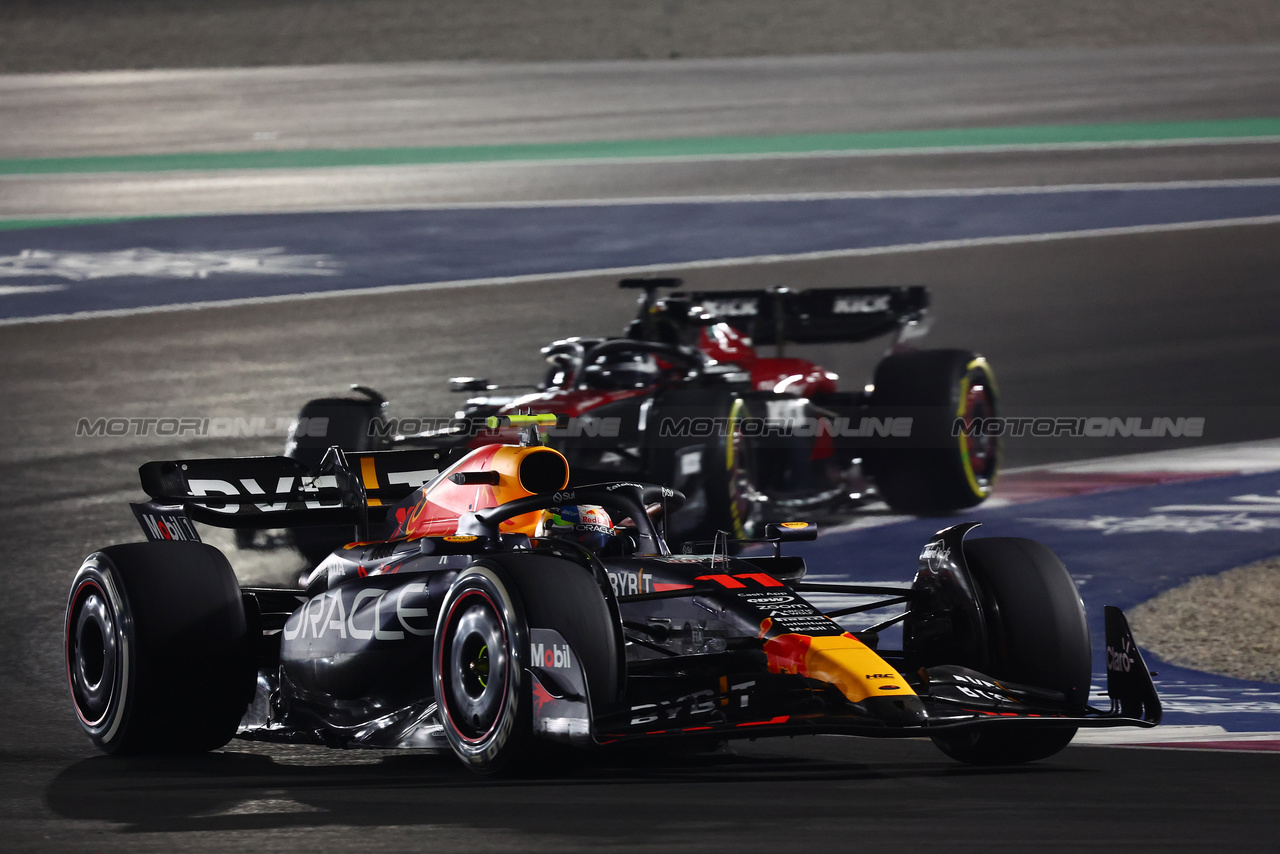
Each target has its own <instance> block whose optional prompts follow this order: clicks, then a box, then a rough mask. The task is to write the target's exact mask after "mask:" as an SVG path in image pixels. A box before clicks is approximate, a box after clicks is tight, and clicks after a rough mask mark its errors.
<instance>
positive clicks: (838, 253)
mask: <svg viewBox="0 0 1280 854" xmlns="http://www.w3.org/2000/svg"><path fill="white" fill-rule="evenodd" d="M1277 224H1280V216H1262V217H1245V218H1241V219H1222V220H1201V221H1198V222H1179V223H1166V224H1162V225H1137V226H1123V227H1119V228H1093V229H1082V230H1080V231H1057V232H1046V233H1042V234H1019V235H1009V236H1002V237H979V238H966V239H963V240H937V241H931V242H926V243H904V244H899V245H896V246H872V247H867V248H863V249H835V250H829V251H823V252H804V253H799V254H795V255H755V256H745V257H738V258H717V259H713V260H708V261H691V262H688V263H672V264H648V265H641V266H634V267H605V268H598V269H593V270H571V271H564V272H554V273H537V274H531V275H525V276H498V277H493V278H486V279H460V280H455V281H447V282H419V283H415V284H406V285H383V286H380V287H373V288H349V289H343V290H335V291H320V292H310V293H301V294H280V295H278V296H269V297H247V298H243V299H230V300H209V301H201V302H190V303H177V304H172V305H155V306H142V307H139V308H125V309H110V310H103V311H80V312H73V313H70V314H45V315H39V316H37V317H11V318H3V319H0V326H18V325H22V324H28V323H54V322H62V321H68V320H92V319H97V318H106V317H131V316H133V315H138V314H156V313H159V312H172V311H187V310H190V309H207V308H231V307H235V306H246V305H269V304H272V303H282V302H293V301H302V300H318V299H336V298H342V297H357V296H377V295H380V294H393V293H412V292H418V291H438V290H449V289H454V288H474V287H490V286H494V285H523V284H530V283H535V282H549V281H557V280H573V279H584V278H590V277H593V276H631V275H638V274H647V273H662V272H679V271H681V270H707V269H715V268H719V267H733V266H739V265H743V264H781V263H788V262H796V261H822V260H827V259H836V258H857V257H866V256H874V255H894V254H899V253H906V252H936V251H939V250H946V249H967V248H971V247H980V246H1010V245H1017V244H1022V243H1041V242H1048V241H1054V240H1078V239H1084V238H1091V237H1119V236H1125V235H1137V234H1159V233H1164V232H1177V231H1191V230H1196V229H1206V228H1240V227H1252V226H1266V225H1277Z"/></svg>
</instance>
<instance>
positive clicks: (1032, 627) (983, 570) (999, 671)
mask: <svg viewBox="0 0 1280 854" xmlns="http://www.w3.org/2000/svg"><path fill="white" fill-rule="evenodd" d="M964 557H965V561H966V562H967V563H968V566H969V570H970V572H971V574H972V575H973V578H974V581H975V584H976V586H977V587H978V588H979V600H980V601H981V602H982V606H983V613H984V616H985V617H986V623H987V635H988V646H989V649H988V654H989V657H990V665H989V666H987V667H986V669H985V672H986V673H987V675H989V676H993V677H995V678H997V679H1008V680H1009V681H1011V682H1020V683H1023V684H1026V685H1034V686H1036V687H1040V688H1049V689H1051V690H1054V691H1059V692H1061V693H1062V695H1063V696H1064V697H1065V698H1066V703H1067V710H1068V712H1070V713H1072V714H1078V713H1083V712H1084V709H1085V706H1086V705H1087V703H1088V701H1089V683H1090V677H1091V669H1092V668H1091V665H1092V648H1091V645H1090V642H1089V627H1088V624H1087V623H1086V621H1085V614H1084V605H1083V604H1082V603H1081V601H1080V594H1079V593H1078V592H1077V591H1076V587H1075V583H1074V582H1073V581H1072V580H1071V575H1070V574H1069V573H1068V572H1067V568H1066V567H1065V566H1063V565H1062V561H1060V560H1058V557H1057V555H1055V554H1054V553H1053V552H1052V551H1050V550H1049V549H1048V547H1046V546H1044V545H1042V544H1041V543H1038V542H1036V541H1034V540H1026V539H1019V538H1014V537H991V538H986V539H979V540H970V541H967V542H965V544H964ZM959 663H960V664H965V662H959ZM1076 729H1077V727H1074V726H1064V727H1045V726H1034V727H1030V726H1029V727H1026V728H1018V727H1013V726H991V727H989V728H988V727H975V728H974V729H971V730H968V731H963V732H958V733H954V734H945V735H944V734H940V735H935V736H934V737H933V743H934V744H936V745H937V746H938V747H939V748H940V749H941V750H942V752H943V753H946V754H947V755H948V756H950V757H952V758H953V759H958V760H960V761H961V762H967V763H970V764H974V765H1002V764H1014V763H1021V762H1032V761H1034V760H1037V759H1044V758H1046V757H1048V756H1052V755H1053V754H1055V753H1057V752H1058V751H1060V750H1062V749H1063V748H1064V747H1066V746H1067V745H1068V744H1069V743H1070V742H1071V739H1072V738H1073V737H1074V736H1075V734H1076Z"/></svg>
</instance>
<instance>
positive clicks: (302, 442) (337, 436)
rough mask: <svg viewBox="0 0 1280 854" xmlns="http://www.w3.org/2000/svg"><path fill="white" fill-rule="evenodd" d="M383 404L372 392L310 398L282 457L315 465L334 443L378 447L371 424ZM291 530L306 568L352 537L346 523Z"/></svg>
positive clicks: (353, 448) (344, 447)
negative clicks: (304, 560) (347, 395)
mask: <svg viewBox="0 0 1280 854" xmlns="http://www.w3.org/2000/svg"><path fill="white" fill-rule="evenodd" d="M385 405H386V401H385V400H383V398H382V397H380V396H375V394H373V393H369V394H363V395H359V396H353V397H326V398H321V399H319V400H312V401H309V402H308V403H307V404H306V405H305V406H303V407H302V410H301V411H300V412H299V413H298V418H297V421H296V422H295V424H294V429H293V430H292V431H291V432H290V434H289V440H288V443H287V444H286V445H285V456H287V457H292V458H293V459H295V460H298V461H299V462H303V463H306V464H307V465H309V466H313V467H314V466H318V465H320V462H321V461H322V460H323V459H324V455H325V454H326V453H327V452H328V450H329V448H331V447H332V446H334V445H337V446H338V447H340V448H342V450H344V451H371V450H375V449H377V448H379V447H381V443H380V440H379V439H378V437H377V436H376V435H375V434H374V431H372V430H370V427H371V425H374V424H377V423H378V422H379V421H380V420H381V419H382V417H383V409H384V407H385ZM291 533H292V536H293V543H294V545H295V546H296V547H297V549H298V551H300V552H302V556H303V557H304V558H305V559H306V561H307V566H308V567H312V566H315V565H316V564H318V563H320V561H322V560H324V559H325V558H326V557H328V556H329V553H330V552H332V551H333V550H334V549H336V548H339V547H341V546H343V545H346V544H347V543H349V542H351V538H352V528H351V527H350V526H346V525H329V526H320V527H311V528H295V529H293V531H292V532H291Z"/></svg>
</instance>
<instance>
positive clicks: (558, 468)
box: [393, 445, 569, 538]
mask: <svg viewBox="0 0 1280 854" xmlns="http://www.w3.org/2000/svg"><path fill="white" fill-rule="evenodd" d="M546 454H552V455H554V459H550V458H547V457H545V456H543V455H546ZM486 471H493V472H497V473H498V482H497V483H496V484H488V483H483V484H458V483H454V482H453V481H451V480H450V479H449V475H451V474H457V473H458V472H486ZM568 483H569V463H568V461H567V460H565V458H564V455H562V454H561V453H560V452H559V451H557V450H555V449H553V448H547V447H543V446H532V447H520V446H517V445H484V446H483V447H480V448H477V449H476V450H474V451H472V452H471V453H470V454H467V455H466V456H465V457H463V458H462V459H460V460H458V461H457V462H456V463H454V464H453V465H452V466H450V467H449V468H448V469H446V470H445V471H443V472H441V474H440V476H439V477H437V478H436V479H435V480H433V481H431V482H430V483H428V484H426V485H425V486H423V487H422V488H421V489H419V490H418V491H417V492H416V493H415V494H414V498H413V503H412V504H410V505H408V509H407V511H402V512H403V516H402V517H401V518H399V519H398V524H397V526H396V532H395V534H394V535H393V538H394V537H440V536H446V535H449V534H453V533H456V532H457V529H458V518H459V517H460V516H462V514H464V513H470V512H473V511H475V510H484V509H487V508H489V507H497V506H498V505H499V504H505V503H507V502H508V501H514V500H516V499H517V498H525V497H526V496H529V495H534V494H535V493H538V492H555V491H557V490H561V489H564V488H565V486H567V485H568ZM530 487H532V488H530ZM397 516H400V514H399V513H398V514H397ZM538 516H539V514H538V513H525V514H524V515H522V516H514V517H512V518H510V519H508V520H507V521H505V522H503V523H502V524H501V525H500V526H499V530H501V531H502V532H503V533H508V534H512V533H519V534H529V535H532V534H533V529H534V528H535V527H536V526H537V524H538Z"/></svg>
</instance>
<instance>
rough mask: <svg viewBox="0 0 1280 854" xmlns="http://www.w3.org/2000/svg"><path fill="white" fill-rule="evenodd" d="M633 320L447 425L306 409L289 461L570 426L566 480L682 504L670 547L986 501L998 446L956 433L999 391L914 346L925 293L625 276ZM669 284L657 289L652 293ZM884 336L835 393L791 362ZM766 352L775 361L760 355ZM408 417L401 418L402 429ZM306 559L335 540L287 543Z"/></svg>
mask: <svg viewBox="0 0 1280 854" xmlns="http://www.w3.org/2000/svg"><path fill="white" fill-rule="evenodd" d="M620 284H621V286H622V287H623V288H625V289H632V290H637V291H639V292H640V294H641V296H640V299H639V312H638V315H637V317H636V319H635V320H634V321H632V322H631V324H630V326H629V327H628V328H627V329H626V331H625V334H624V335H623V336H621V337H614V338H569V339H565V340H562V341H556V342H553V343H552V344H550V345H548V346H546V347H544V348H543V349H542V357H543V358H544V359H545V360H546V363H547V368H546V373H545V376H544V378H543V381H542V382H541V383H540V384H539V386H538V387H537V388H536V389H534V390H532V391H518V390H514V389H508V390H504V389H502V388H500V387H498V386H495V385H492V384H490V383H489V382H488V380H484V379H476V378H466V377H458V378H455V379H454V380H453V382H452V387H453V388H454V390H455V391H463V392H468V391H469V392H481V393H482V396H478V397H473V398H471V399H469V400H468V401H467V403H466V405H465V406H464V407H463V408H462V409H461V410H460V411H459V412H457V413H456V419H455V422H454V424H453V425H452V426H450V427H447V428H443V429H430V430H425V431H422V432H418V433H414V432H403V431H402V432H400V433H396V431H395V430H393V429H392V428H391V427H390V426H388V424H387V422H386V421H385V420H384V413H385V408H386V404H387V401H386V400H385V399H384V398H383V397H382V396H381V395H379V394H378V393H377V392H375V391H373V390H371V389H365V388H360V387H357V391H358V393H357V394H354V395H350V396H348V397H345V398H344V397H337V398H324V399H320V400H314V401H311V402H310V403H308V404H307V405H306V406H305V407H303V409H302V411H301V413H300V416H299V418H298V420H297V422H296V423H297V424H303V425H311V426H312V427H314V426H315V425H317V424H324V425H325V428H326V429H324V430H311V431H308V430H305V429H304V430H301V431H297V432H296V433H295V435H293V436H291V438H290V441H289V443H288V445H287V449H286V455H288V456H293V457H296V458H298V459H300V460H302V461H303V462H306V463H309V464H312V465H314V464H315V463H318V462H319V461H320V459H321V457H322V456H323V455H324V454H325V453H326V452H327V450H328V448H329V446H330V445H333V444H337V445H341V446H342V447H343V448H344V449H345V450H355V451H364V450H377V449H379V448H385V447H390V446H392V445H394V444H408V445H413V446H417V447H432V448H452V447H458V446H467V447H478V446H479V445H481V444H485V443H493V442H498V443H501V442H510V441H513V440H514V436H513V434H512V433H511V432H510V430H488V429H486V428H485V426H484V422H485V419H486V418H487V417H489V416H492V415H506V414H516V413H520V412H525V411H528V410H530V409H532V410H536V411H539V412H549V411H550V412H561V413H566V414H568V415H569V416H571V423H570V425H568V426H567V427H566V428H565V429H562V430H553V431H551V438H550V441H551V443H552V445H553V446H554V447H555V448H557V449H558V450H560V451H561V452H562V453H563V454H564V455H565V456H566V457H567V458H568V460H569V462H570V465H571V466H572V470H573V484H574V485H579V484H586V483H597V482H602V481H607V480H619V479H622V480H645V481H649V480H651V481H656V482H658V483H663V484H666V485H669V486H671V487H673V488H675V489H679V490H680V491H681V492H683V493H684V494H685V495H686V496H688V499H689V501H688V504H687V506H686V508H685V512H684V513H682V514H681V516H680V517H679V518H677V519H674V520H671V523H670V527H669V530H668V535H669V537H670V539H671V541H672V542H675V543H681V542H684V541H685V540H690V539H692V540H698V539H708V538H710V537H711V536H712V535H713V534H714V533H715V532H716V531H727V532H729V533H730V535H731V536H735V537H738V538H744V537H751V536H758V535H759V534H760V533H761V530H762V526H763V525H764V524H765V523H767V522H768V521H771V520H779V519H786V518H793V517H794V516H795V515H801V514H803V515H810V516H812V515H814V514H821V513H824V512H830V511H836V510H839V509H841V508H842V507H843V506H847V505H848V504H849V503H850V502H851V500H852V501H855V502H856V501H865V500H867V499H868V498H870V497H879V498H882V499H883V500H884V501H886V502H887V503H888V504H889V505H890V507H892V508H893V509H895V510H898V511H899V512H903V513H917V514H939V513H948V512H952V511H955V510H959V509H963V508H966V507H971V506H973V505H975V504H978V503H979V502H981V501H983V500H985V499H986V498H987V496H988V495H990V493H991V488H992V484H993V483H994V480H995V476H996V468H997V464H998V439H997V438H996V437H994V436H983V435H978V434H977V433H976V432H973V431H964V430H960V431H957V429H956V424H957V423H960V424H971V423H973V422H974V420H975V419H982V418H988V417H991V416H994V415H996V414H997V412H996V405H997V400H996V386H995V380H994V377H993V375H992V372H991V368H990V366H989V365H988V364H987V361H986V360H985V359H984V358H982V357H981V356H979V355H978V354H976V353H973V352H970V351H967V350H921V349H916V348H915V345H916V343H917V342H918V339H919V338H920V337H921V336H923V335H924V334H925V331H926V330H927V328H928V324H929V316H928V305H929V296H928V293H927V292H926V290H925V289H924V288H923V287H908V288H811V289H808V290H803V291H791V290H786V289H773V290H767V291H766V290H740V291H705V292H685V291H683V290H681V281H680V280H679V279H624V280H623V281H622V282H621V283H620ZM668 290H669V291H670V293H668V294H667V295H666V296H660V294H661V293H662V292H663V291H668ZM882 336H891V344H890V346H889V350H888V352H887V353H886V354H885V355H884V357H883V358H882V359H881V360H880V362H879V364H878V365H877V366H876V368H875V372H874V376H873V377H872V383H871V384H869V385H865V386H864V385H860V386H859V388H858V390H857V391H840V390H838V389H837V385H836V383H837V380H838V379H839V378H838V377H837V376H836V374H834V373H832V372H831V371H829V370H827V369H825V368H823V367H821V366H820V365H817V364H815V363H814V362H811V361H808V360H806V359H802V358H796V357H794V356H789V355H787V350H786V348H787V347H788V346H790V345H792V344H823V343H833V342H834V343H855V342H862V341H869V340H872V339H874V338H877V337H882ZM768 345H774V346H775V347H776V348H777V353H776V355H772V356H767V355H765V354H764V353H762V352H760V351H759V350H758V348H762V347H765V346H768ZM409 420H410V421H412V420H413V419H409ZM296 541H297V545H298V546H299V547H300V548H301V550H302V551H303V553H304V554H305V555H306V556H307V557H308V558H310V559H311V560H312V561H313V562H314V561H318V560H319V559H321V558H322V557H323V556H324V555H326V554H328V552H329V551H330V550H331V549H332V548H333V547H334V546H335V545H338V544H339V543H338V542H337V541H335V540H334V539H333V537H332V536H330V537H328V538H327V539H326V538H325V537H324V535H323V532H318V531H312V532H310V533H306V534H299V535H298V537H297V538H296Z"/></svg>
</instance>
